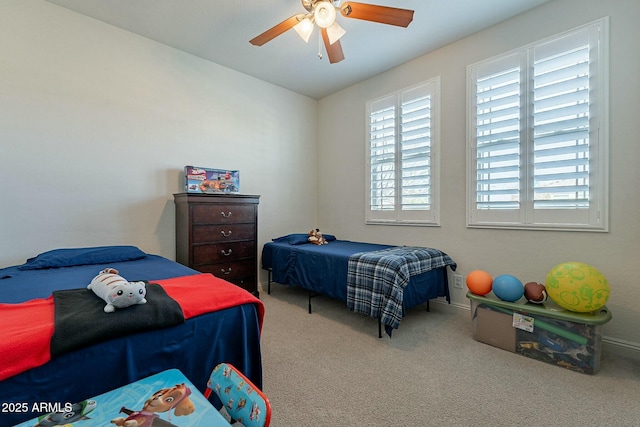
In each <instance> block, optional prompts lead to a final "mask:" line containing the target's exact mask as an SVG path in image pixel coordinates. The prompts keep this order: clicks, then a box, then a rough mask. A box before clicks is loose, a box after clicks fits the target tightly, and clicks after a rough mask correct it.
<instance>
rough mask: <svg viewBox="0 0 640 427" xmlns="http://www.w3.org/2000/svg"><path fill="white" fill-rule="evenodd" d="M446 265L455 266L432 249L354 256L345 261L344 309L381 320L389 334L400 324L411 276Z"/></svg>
mask: <svg viewBox="0 0 640 427" xmlns="http://www.w3.org/2000/svg"><path fill="white" fill-rule="evenodd" d="M446 266H450V267H451V269H452V270H455V269H456V267H457V266H456V263H455V262H454V261H453V260H452V259H451V258H450V257H449V256H448V255H447V254H445V253H444V252H442V251H440V250H438V249H433V248H419V247H408V246H401V247H393V248H388V249H382V250H379V251H374V252H360V253H356V254H353V255H351V256H350V257H349V262H348V274H347V307H349V309H350V310H352V311H355V312H357V313H363V314H367V315H369V316H371V317H375V318H380V321H381V322H382V324H383V325H385V330H386V332H387V334H389V335H391V331H392V330H393V329H397V328H398V326H399V325H400V320H401V319H402V316H403V307H402V304H403V300H404V296H403V294H404V288H405V286H406V285H407V283H409V280H410V279H411V277H413V276H417V275H419V274H422V273H425V272H427V271H431V270H433V269H436V268H442V267H446Z"/></svg>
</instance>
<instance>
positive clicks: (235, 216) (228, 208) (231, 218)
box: [191, 203, 256, 224]
mask: <svg viewBox="0 0 640 427" xmlns="http://www.w3.org/2000/svg"><path fill="white" fill-rule="evenodd" d="M191 215H192V216H191V219H192V221H193V223H194V224H237V223H243V222H255V215H256V214H255V208H254V206H253V205H235V204H229V205H225V204H219V205H211V204H204V203H201V204H194V205H193V206H192V207H191Z"/></svg>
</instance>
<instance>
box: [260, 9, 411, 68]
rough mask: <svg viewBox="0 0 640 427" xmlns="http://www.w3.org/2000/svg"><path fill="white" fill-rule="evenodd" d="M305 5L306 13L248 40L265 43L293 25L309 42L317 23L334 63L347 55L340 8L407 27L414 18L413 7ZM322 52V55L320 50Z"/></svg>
mask: <svg viewBox="0 0 640 427" xmlns="http://www.w3.org/2000/svg"><path fill="white" fill-rule="evenodd" d="M302 6H304V8H305V9H306V10H307V13H300V14H297V15H294V16H292V17H290V18H287V19H285V20H284V21H282V22H281V23H279V24H277V25H275V26H274V27H272V28H270V29H268V30H267V31H265V32H264V33H262V34H260V35H259V36H257V37H254V38H253V39H251V40H250V41H249V43H251V44H252V45H255V46H262V45H263V44H265V43H267V42H268V41H271V40H273V39H274V38H276V37H278V36H279V35H280V34H282V33H284V32H285V31H287V30H290V29H291V28H293V29H294V30H296V33H298V35H299V36H300V37H301V38H302V39H303V40H304V41H305V42H308V41H309V38H310V37H311V33H312V31H313V28H314V25H313V24H314V23H315V24H316V25H317V26H318V27H320V34H321V35H322V40H323V42H324V47H325V49H326V50H327V55H328V56H329V62H330V63H331V64H334V63H336V62H340V61H342V60H343V59H344V54H343V53H342V46H341V45H340V37H342V36H343V35H344V34H345V30H344V29H343V28H342V27H341V26H340V25H339V24H338V23H337V22H336V16H337V12H338V11H339V12H340V14H341V15H342V16H344V17H345V18H353V19H361V20H364V21H371V22H378V23H381V24H388V25H396V26H398V27H405V28H406V27H408V26H409V24H410V23H411V21H412V20H413V10H409V9H399V8H396V7H387V6H378V5H373V4H367V3H356V2H353V1H348V2H345V3H344V4H343V5H340V1H332V0H302ZM319 56H320V57H322V56H321V54H319Z"/></svg>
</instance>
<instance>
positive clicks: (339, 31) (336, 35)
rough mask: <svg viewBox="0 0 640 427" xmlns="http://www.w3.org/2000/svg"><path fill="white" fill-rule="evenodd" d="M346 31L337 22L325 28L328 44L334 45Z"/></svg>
mask: <svg viewBox="0 0 640 427" xmlns="http://www.w3.org/2000/svg"><path fill="white" fill-rule="evenodd" d="M345 33H346V31H345V30H344V28H342V27H341V26H340V24H338V23H337V22H334V23H333V24H332V25H331V26H330V27H329V28H327V36H328V37H329V44H334V43H335V42H337V41H338V40H340V37H342V36H344V35H345Z"/></svg>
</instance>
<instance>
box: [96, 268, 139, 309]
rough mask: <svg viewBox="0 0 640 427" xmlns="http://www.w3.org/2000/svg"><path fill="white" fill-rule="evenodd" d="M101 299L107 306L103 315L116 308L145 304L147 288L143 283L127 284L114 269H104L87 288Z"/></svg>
mask: <svg viewBox="0 0 640 427" xmlns="http://www.w3.org/2000/svg"><path fill="white" fill-rule="evenodd" d="M87 289H91V290H92V291H93V293H94V294H96V295H97V296H99V297H100V298H102V299H103V300H104V301H105V302H106V303H107V305H105V306H104V311H105V313H113V312H114V311H115V310H116V308H125V307H129V306H132V305H136V304H145V303H146V302H147V300H146V298H145V297H146V295H147V288H146V286H145V283H144V282H128V281H127V280H125V278H124V277H122V276H119V275H118V270H116V269H115V268H105V269H104V270H102V271H101V272H100V273H98V275H97V276H96V277H94V278H93V280H91V283H89V285H88V286H87Z"/></svg>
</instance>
